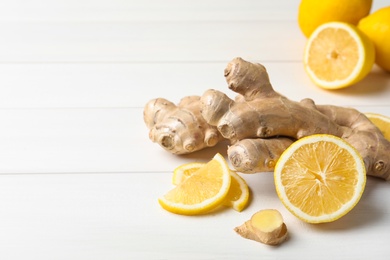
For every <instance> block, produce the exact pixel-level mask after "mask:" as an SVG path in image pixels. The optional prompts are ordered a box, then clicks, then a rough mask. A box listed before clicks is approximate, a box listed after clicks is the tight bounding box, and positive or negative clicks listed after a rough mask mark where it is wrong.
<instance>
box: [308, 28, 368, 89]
mask: <svg viewBox="0 0 390 260" xmlns="http://www.w3.org/2000/svg"><path fill="white" fill-rule="evenodd" d="M374 60H375V49H374V45H373V44H372V42H371V41H370V39H368V37H367V36H366V35H364V34H363V33H362V32H361V31H360V30H359V29H358V28H357V27H356V26H354V25H351V24H347V23H343V22H329V23H325V24H322V25H321V26H319V27H318V28H317V29H316V30H315V31H314V32H313V33H312V34H311V36H310V37H309V39H308V41H307V44H306V47H305V52H304V66H305V70H306V72H307V73H308V75H309V76H310V78H311V79H312V81H313V82H314V83H315V84H316V85H317V86H320V87H322V88H325V89H339V88H345V87H348V86H351V85H353V84H355V83H357V82H359V81H360V80H362V79H363V78H364V77H365V76H366V75H367V74H368V73H369V72H370V71H371V69H372V66H373V64H374Z"/></svg>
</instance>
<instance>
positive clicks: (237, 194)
mask: <svg viewBox="0 0 390 260" xmlns="http://www.w3.org/2000/svg"><path fill="white" fill-rule="evenodd" d="M230 175H231V177H232V183H231V184H230V189H229V192H228V194H227V195H226V198H225V200H224V201H223V205H225V206H228V207H231V208H232V209H234V210H236V211H238V212H241V211H242V210H243V209H244V208H245V207H246V206H247V205H248V202H249V187H248V185H247V184H246V182H245V180H244V179H243V178H241V176H240V175H238V174H237V173H236V172H235V171H232V170H231V171H230Z"/></svg>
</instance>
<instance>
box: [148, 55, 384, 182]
mask: <svg viewBox="0 0 390 260" xmlns="http://www.w3.org/2000/svg"><path fill="white" fill-rule="evenodd" d="M224 75H225V77H226V81H227V84H228V87H229V88H230V89H231V90H233V91H234V92H236V93H238V96H237V97H236V98H235V99H234V100H233V99H230V98H229V97H228V96H227V95H225V94H224V93H222V92H220V91H217V90H213V89H209V90H207V91H206V92H205V93H204V94H203V95H202V96H201V97H197V96H191V97H186V98H184V99H183V100H182V101H181V102H180V103H179V104H178V105H177V106H176V105H174V104H173V103H172V102H170V101H168V100H165V99H162V98H158V99H154V100H151V101H150V102H148V104H147V105H146V106H145V109H144V120H145V123H146V125H147V127H148V128H149V129H150V132H149V137H150V139H151V140H152V141H153V142H157V143H159V144H160V145H161V146H162V147H163V148H164V149H166V150H168V151H170V152H171V153H175V154H185V153H191V152H194V151H198V150H201V149H203V148H206V147H210V146H214V145H216V144H217V142H219V141H221V140H223V139H228V140H230V143H231V145H230V146H229V148H228V157H229V160H230V162H231V164H232V165H233V167H234V168H235V170H237V171H240V172H243V173H255V172H266V171H273V168H274V165H275V164H276V162H277V160H278V158H279V156H280V155H281V154H282V152H283V151H284V150H285V149H286V148H287V147H288V146H289V145H290V144H291V143H292V142H293V141H295V140H297V139H299V138H302V137H305V136H308V135H313V134H331V135H335V136H338V137H341V138H343V139H344V140H346V141H347V142H348V143H350V144H351V145H352V146H354V147H355V148H356V149H357V150H358V151H359V153H360V155H361V156H362V158H363V160H364V163H365V166H366V172H367V174H368V175H371V176H375V177H379V178H382V179H385V180H390V141H388V140H386V138H385V137H384V136H383V134H382V133H381V131H380V130H379V129H378V128H377V127H376V126H375V125H374V124H373V123H371V121H370V120H369V119H368V118H367V117H366V116H365V115H364V114H363V113H360V112H359V111H357V110H355V109H352V108H346V107H338V106H332V105H317V104H315V103H314V101H313V100H311V99H303V100H301V101H300V102H296V101H292V100H289V99H288V98H286V97H284V96H282V95H281V94H279V93H278V92H276V91H275V90H274V89H273V87H272V85H271V83H270V80H269V77H268V73H267V71H266V69H265V67H264V66H263V65H261V64H256V63H251V62H247V61H245V60H243V59H241V58H235V59H233V60H232V61H231V62H230V63H229V64H228V65H227V67H226V69H225V71H224Z"/></svg>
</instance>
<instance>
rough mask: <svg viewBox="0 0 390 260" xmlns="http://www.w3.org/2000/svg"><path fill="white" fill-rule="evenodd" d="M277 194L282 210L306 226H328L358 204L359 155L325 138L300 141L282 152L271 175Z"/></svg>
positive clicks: (361, 174)
mask: <svg viewBox="0 0 390 260" xmlns="http://www.w3.org/2000/svg"><path fill="white" fill-rule="evenodd" d="M274 178H275V186H276V191H277V194H278V196H279V198H280V200H281V201H282V203H283V204H284V205H285V206H286V208H287V209H288V210H289V211H290V212H291V213H292V214H294V215H295V216H297V217H298V218H300V219H302V220H303V221H305V222H308V223H322V222H331V221H334V220H337V219H339V218H340V217H342V216H344V215H345V214H347V213H348V212H349V211H350V210H352V208H354V206H355V205H356V204H357V203H358V201H359V200H360V198H361V196H362V194H363V191H364V188H365V183H366V170H365V166H364V163H363V160H362V158H361V156H360V154H359V153H358V152H357V151H356V150H355V148H353V147H352V146H351V145H349V144H348V143H347V142H345V141H344V140H342V139H340V138H338V137H335V136H332V135H326V134H319V135H312V136H308V137H304V138H302V139H299V140H298V141H296V142H294V143H293V144H292V145H291V146H290V147H289V148H287V149H286V150H285V152H283V154H282V155H281V157H280V159H279V160H278V162H277V164H276V166H275V171H274Z"/></svg>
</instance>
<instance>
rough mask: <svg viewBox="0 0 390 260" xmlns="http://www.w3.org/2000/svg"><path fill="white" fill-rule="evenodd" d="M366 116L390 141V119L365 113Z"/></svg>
mask: <svg viewBox="0 0 390 260" xmlns="http://www.w3.org/2000/svg"><path fill="white" fill-rule="evenodd" d="M365 115H366V116H367V117H368V119H370V121H371V122H372V123H373V124H374V125H376V126H377V127H378V128H379V130H381V132H382V134H383V135H384V137H385V138H386V139H387V140H389V141H390V117H387V116H384V115H381V114H376V113H365Z"/></svg>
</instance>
